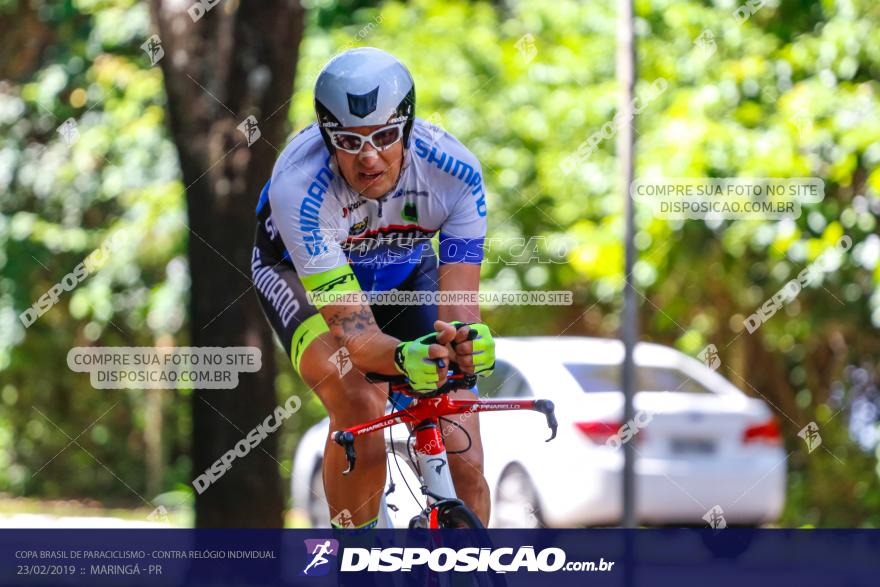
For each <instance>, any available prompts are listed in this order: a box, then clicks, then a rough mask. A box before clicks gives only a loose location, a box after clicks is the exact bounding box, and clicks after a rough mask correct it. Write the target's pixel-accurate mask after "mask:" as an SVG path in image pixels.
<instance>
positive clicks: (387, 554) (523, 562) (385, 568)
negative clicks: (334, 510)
mask: <svg viewBox="0 0 880 587" xmlns="http://www.w3.org/2000/svg"><path fill="white" fill-rule="evenodd" d="M417 565H427V566H428V568H429V569H430V570H432V571H435V572H447V571H457V572H464V573H467V572H474V571H477V572H486V571H493V572H495V573H515V572H517V571H532V572H534V571H543V572H554V571H559V570H562V571H599V572H609V571H611V568H612V567H613V566H614V562H613V561H606V560H605V559H604V558H602V559H600V560H599V562H598V563H596V562H595V561H571V562H566V560H565V551H564V550H562V549H561V548H544V549H542V550H540V551H539V552H535V547H534V546H521V547H519V548H517V549H515V550H514V549H513V548H508V547H501V548H476V547H466V548H458V549H456V548H435V549H428V548H402V547H390V548H370V549H367V548H344V549H343V552H342V564H341V565H340V568H339V570H340V571H342V572H358V571H374V572H384V573H393V572H396V571H403V572H407V571H412V568H413V567H414V566H417Z"/></svg>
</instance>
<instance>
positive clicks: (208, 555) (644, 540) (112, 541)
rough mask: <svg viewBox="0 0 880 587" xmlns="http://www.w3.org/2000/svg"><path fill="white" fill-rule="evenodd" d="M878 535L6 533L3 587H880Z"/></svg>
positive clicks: (0, 542)
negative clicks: (540, 584)
mask: <svg viewBox="0 0 880 587" xmlns="http://www.w3.org/2000/svg"><path fill="white" fill-rule="evenodd" d="M878 577H880V531H877V530H763V529H761V530H747V529H739V528H726V529H723V530H710V529H705V530H702V529H644V530H616V529H595V530H592V529H591V530H586V529H584V530H482V531H476V530H408V531H404V530H370V531H361V532H360V533H357V532H356V531H351V530H330V529H327V530H323V529H315V530H231V529H229V530H0V585H3V586H19V585H60V586H64V585H89V586H115V585H126V586H129V585H148V586H174V585H188V586H189V585H194V586H198V585H206V586H207V585H242V586H243V585H303V586H309V585H311V586H314V587H318V586H322V585H358V586H362V585H399V586H401V587H404V586H409V585H419V586H425V585H483V586H487V587H488V586H495V587H503V586H517V585H533V584H535V582H536V581H552V584H553V587H564V586H567V585H597V586H604V585H609V586H610V585H613V586H629V585H651V586H659V587H663V586H667V585H668V586H674V587H682V586H683V585H684V586H687V585H689V584H692V583H694V582H695V581H705V582H710V584H711V586H712V587H722V586H727V585H730V586H736V587H743V585H747V586H748V587H754V586H756V585H773V586H774V587H780V586H784V585H797V587H811V586H814V585H815V586H817V587H819V586H821V587H826V586H829V585H851V586H856V585H866V586H867V585H872V586H875V585H878V584H880V583H878V581H880V579H878Z"/></svg>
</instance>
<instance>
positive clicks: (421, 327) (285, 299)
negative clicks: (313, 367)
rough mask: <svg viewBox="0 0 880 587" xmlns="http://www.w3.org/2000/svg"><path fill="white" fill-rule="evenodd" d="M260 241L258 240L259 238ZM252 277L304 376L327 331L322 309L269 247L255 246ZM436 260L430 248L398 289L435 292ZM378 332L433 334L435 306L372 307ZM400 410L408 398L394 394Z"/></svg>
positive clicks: (407, 336)
mask: <svg viewBox="0 0 880 587" xmlns="http://www.w3.org/2000/svg"><path fill="white" fill-rule="evenodd" d="M258 243H259V238H258ZM251 273H252V277H253V280H254V285H255V289H256V290H257V295H258V296H259V298H260V304H261V305H262V307H263V312H264V313H265V314H266V319H267V320H268V321H269V324H271V325H272V329H273V330H274V331H275V334H276V335H277V336H278V339H279V340H280V341H281V344H282V345H283V346H284V349H285V350H286V351H287V354H288V356H289V357H290V360H291V362H292V363H293V367H294V369H296V371H297V373H300V361H301V360H302V355H303V352H304V351H305V350H306V348H308V346H309V344H311V342H312V341H313V340H314V339H315V338H316V337H317V336H318V335H320V334H321V333H323V332H329V328H328V327H327V324H326V322H324V318H323V317H322V316H321V314H320V313H319V312H318V309H317V308H316V307H315V306H314V305H312V304H310V303H309V301H308V297H307V295H306V290H305V288H304V287H303V284H302V282H301V281H300V279H299V276H298V275H297V274H296V271H295V270H294V268H293V266H292V265H291V264H290V261H288V260H286V259H277V258H275V255H274V253H273V251H272V250H271V249H270V248H269V247H260V246H255V247H254V253H253V259H252V264H251ZM437 282H438V273H437V257H436V256H435V255H434V254H433V251H432V250H431V249H430V248H429V249H427V252H426V254H424V255H423V256H422V258H421V259H420V261H419V263H418V265H416V267H415V268H414V269H413V271H412V273H410V275H409V277H407V278H406V279H405V280H404V281H403V283H401V284H400V285H399V286H398V287H397V289H398V290H401V291H436V290H437ZM371 309H372V311H373V316H374V317H375V319H376V323H377V324H378V326H379V329H380V330H382V332H384V333H385V334H388V335H390V336H394V337H395V338H399V339H400V340H413V339H415V338H418V337H420V336H422V335H425V334H428V333H430V332H433V331H434V321H435V320H437V306H436V305H410V306H407V305H373V306H371ZM393 395H394V396H395V397H392V402H393V404H394V405H395V406H396V407H397V408H402V407H405V406H406V405H408V404H409V402H410V401H411V400H410V398H407V397H405V396H400V395H399V394H393Z"/></svg>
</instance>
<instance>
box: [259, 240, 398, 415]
mask: <svg viewBox="0 0 880 587" xmlns="http://www.w3.org/2000/svg"><path fill="white" fill-rule="evenodd" d="M253 277H254V283H255V285H256V289H257V295H258V297H259V299H260V304H261V305H262V307H263V312H264V313H265V314H266V318H267V319H268V321H269V324H271V326H272V329H273V330H274V331H275V334H276V335H277V336H278V339H279V340H280V341H281V344H282V345H283V346H284V349H285V350H286V351H287V354H288V356H289V357H290V360H291V363H292V364H293V367H294V369H295V370H296V372H297V373H299V374H300V376H301V377H302V378H303V380H304V381H305V382H306V384H307V385H308V386H309V387H310V388H312V389H313V390H314V391H315V393H317V394H318V397H319V398H320V399H321V401H322V403H323V404H324V406H325V407H326V408H327V411H328V412H329V413H330V415H331V417H334V416H338V417H340V418H345V417H346V416H347V415H348V414H359V415H360V418H361V419H367V418H366V417H365V416H367V415H369V417H378V416H381V415H382V413H383V412H384V408H385V402H386V401H387V393H385V392H384V391H383V390H382V389H380V388H378V387H377V386H375V385H371V384H369V383H367V382H366V381H365V380H364V376H363V373H361V372H360V371H358V370H357V369H356V368H355V367H354V365H352V363H351V360H350V359H349V357H348V353H347V352H345V350H344V349H341V348H340V347H339V344H338V343H337V342H336V340H335V338H334V337H333V336H332V335H331V334H330V331H329V329H328V328H327V323H326V322H324V318H323V317H322V316H321V314H320V313H319V312H318V310H317V309H316V308H315V307H314V306H313V305H311V304H309V303H308V297H307V295H306V291H305V288H304V287H303V285H302V282H301V281H300V279H299V276H297V274H296V272H295V271H294V270H293V267H291V266H290V265H289V264H288V263H285V262H279V261H277V260H276V259H275V258H273V256H272V254H271V251H268V252H267V251H265V250H260V249H259V248H258V249H257V251H256V252H255V254H254V261H253Z"/></svg>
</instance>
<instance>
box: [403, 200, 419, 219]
mask: <svg viewBox="0 0 880 587" xmlns="http://www.w3.org/2000/svg"><path fill="white" fill-rule="evenodd" d="M400 217H401V218H403V219H404V220H409V221H410V222H418V221H419V211H418V209H417V208H416V203H415V202H407V203H406V204H404V205H403V211H402V212H401V213H400Z"/></svg>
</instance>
